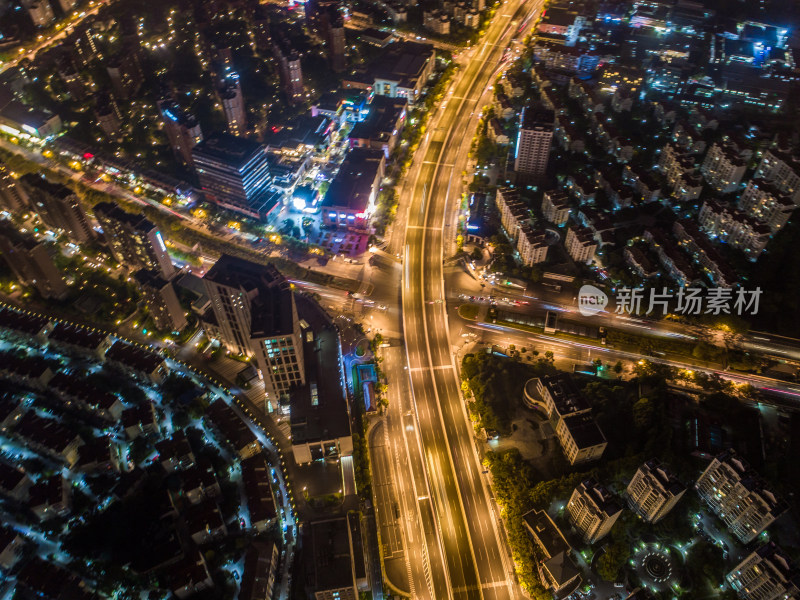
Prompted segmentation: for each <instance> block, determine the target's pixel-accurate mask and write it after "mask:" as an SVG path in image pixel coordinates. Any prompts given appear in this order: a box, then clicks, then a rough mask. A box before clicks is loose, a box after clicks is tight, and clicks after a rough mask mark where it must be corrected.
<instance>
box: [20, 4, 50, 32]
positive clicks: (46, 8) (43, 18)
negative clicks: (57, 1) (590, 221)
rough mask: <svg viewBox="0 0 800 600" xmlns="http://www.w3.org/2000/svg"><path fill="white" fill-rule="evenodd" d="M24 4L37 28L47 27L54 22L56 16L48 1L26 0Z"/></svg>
mask: <svg viewBox="0 0 800 600" xmlns="http://www.w3.org/2000/svg"><path fill="white" fill-rule="evenodd" d="M22 4H23V6H24V7H25V9H26V10H27V11H28V15H29V16H30V18H31V21H33V24H34V25H36V27H47V26H48V25H50V23H52V22H53V19H54V18H55V15H54V14H53V8H52V7H51V6H50V2H48V0H25V1H24V2H23V3H22Z"/></svg>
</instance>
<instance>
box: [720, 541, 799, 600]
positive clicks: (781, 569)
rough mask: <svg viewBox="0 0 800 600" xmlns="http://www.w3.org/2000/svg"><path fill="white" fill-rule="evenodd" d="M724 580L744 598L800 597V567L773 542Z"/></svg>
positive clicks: (768, 599)
mask: <svg viewBox="0 0 800 600" xmlns="http://www.w3.org/2000/svg"><path fill="white" fill-rule="evenodd" d="M725 579H727V581H728V584H729V585H730V586H731V587H732V588H733V590H734V591H735V592H736V593H737V595H738V596H739V598H741V599H742V600H788V599H790V598H800V570H798V568H797V567H796V566H795V564H794V563H793V561H792V560H791V558H789V556H788V555H787V554H786V553H785V552H783V550H781V549H780V548H779V547H778V546H777V545H775V543H774V542H770V543H769V544H766V545H764V546H761V547H760V548H758V549H757V550H756V551H755V552H752V553H751V554H750V555H749V556H747V557H746V558H745V559H744V560H743V561H742V562H740V563H739V564H738V565H736V567H734V569H733V570H732V571H731V572H730V573H728V574H727V575H726V576H725Z"/></svg>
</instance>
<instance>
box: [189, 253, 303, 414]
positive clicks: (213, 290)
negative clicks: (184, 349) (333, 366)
mask: <svg viewBox="0 0 800 600" xmlns="http://www.w3.org/2000/svg"><path fill="white" fill-rule="evenodd" d="M203 283H204V285H205V289H206V294H207V295H208V297H209V299H210V301H211V308H212V310H213V313H214V318H215V319H216V325H217V331H218V332H219V336H220V339H221V342H222V344H223V345H224V347H225V349H226V350H227V351H228V352H231V353H234V354H239V355H242V356H248V357H252V358H254V359H255V360H256V363H257V365H258V368H259V370H260V372H261V377H262V378H263V381H264V390H265V393H266V396H267V398H268V399H269V401H270V403H271V405H272V408H273V409H274V408H277V403H278V401H279V400H280V399H281V398H282V397H283V396H285V395H287V394H288V393H289V391H290V390H291V389H292V388H294V387H297V386H301V385H305V382H306V375H305V366H304V358H303V346H302V331H301V327H300V320H299V319H298V317H297V307H296V305H295V300H294V293H293V292H292V290H291V287H290V284H289V282H288V281H287V280H286V278H285V277H283V275H281V274H280V273H279V272H278V270H277V269H276V268H275V267H274V266H272V265H259V264H256V263H253V262H250V261H247V260H244V259H241V258H236V257H233V256H229V255H226V254H224V255H222V256H221V257H220V259H219V260H218V261H217V262H216V263H215V264H214V266H213V267H211V269H210V270H209V271H208V272H207V273H206V274H205V276H204V277H203Z"/></svg>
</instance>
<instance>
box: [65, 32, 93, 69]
mask: <svg viewBox="0 0 800 600" xmlns="http://www.w3.org/2000/svg"><path fill="white" fill-rule="evenodd" d="M65 45H66V46H68V47H72V53H73V54H72V57H73V60H75V62H76V63H78V64H79V65H80V66H81V67H84V68H85V67H88V66H89V65H90V64H91V62H92V61H93V60H95V59H96V58H100V52H99V51H98V48H97V36H96V34H95V33H94V30H93V29H92V28H91V26H89V25H80V26H78V27H77V28H76V29H75V32H74V33H73V34H72V35H71V36H69V37H68V38H67V43H65Z"/></svg>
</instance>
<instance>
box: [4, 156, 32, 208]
mask: <svg viewBox="0 0 800 600" xmlns="http://www.w3.org/2000/svg"><path fill="white" fill-rule="evenodd" d="M0 206H3V207H4V208H6V209H8V210H9V211H10V212H19V211H23V210H25V209H27V208H28V195H27V194H25V192H24V191H23V189H22V186H21V185H20V183H19V182H18V181H17V180H16V179H14V178H13V177H12V176H11V170H10V169H9V168H8V167H7V166H6V164H5V163H4V162H3V161H1V160H0Z"/></svg>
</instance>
